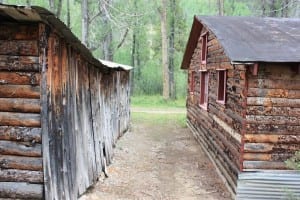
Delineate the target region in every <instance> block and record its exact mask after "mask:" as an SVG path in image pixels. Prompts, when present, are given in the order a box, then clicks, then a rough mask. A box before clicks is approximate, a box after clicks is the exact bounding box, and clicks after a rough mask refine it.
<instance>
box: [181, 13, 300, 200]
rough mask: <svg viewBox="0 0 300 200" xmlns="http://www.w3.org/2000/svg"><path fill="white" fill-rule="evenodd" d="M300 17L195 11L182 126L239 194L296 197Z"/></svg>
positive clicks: (185, 63)
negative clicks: (293, 160) (292, 165)
mask: <svg viewBox="0 0 300 200" xmlns="http://www.w3.org/2000/svg"><path fill="white" fill-rule="evenodd" d="M299 27H300V19H287V18H280V19H278V18H258V17H219V16H210V17H209V16H195V17H194V21H193V24H192V28H191V32H190V35H189V39H188V42H187V45H186V50H185V53H184V56H183V60H182V65H181V68H182V69H184V70H187V71H188V96H187V103H186V105H187V124H188V126H189V127H190V129H191V131H192V133H193V135H194V136H195V138H196V139H197V140H198V141H199V144H200V145H201V146H202V148H203V149H204V151H205V152H206V153H207V154H208V156H209V157H210V159H211V160H212V162H213V163H214V165H215V166H216V169H217V171H218V172H219V174H220V175H221V177H222V178H223V180H224V181H225V183H226V184H227V186H228V188H229V190H230V191H231V193H232V195H233V196H234V197H235V198H236V199H284V198H285V197H286V195H289V194H293V195H296V196H298V197H299V196H300V174H299V171H295V170H291V169H289V168H288V167H287V166H286V164H285V161H286V160H287V159H288V158H290V157H291V156H293V155H294V154H295V152H296V151H299V150H300V28H299Z"/></svg>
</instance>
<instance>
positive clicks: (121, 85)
mask: <svg viewBox="0 0 300 200" xmlns="http://www.w3.org/2000/svg"><path fill="white" fill-rule="evenodd" d="M47 58H48V70H47V71H46V77H47V80H42V81H47V87H46V88H47V90H43V91H42V96H44V97H47V99H46V101H47V102H46V103H45V102H44V104H45V105H48V107H47V108H45V109H47V110H48V112H46V113H47V116H42V117H43V118H45V119H42V121H43V120H44V121H45V122H46V123H47V125H45V127H44V129H45V130H47V137H48V139H47V141H45V142H47V144H44V143H43V155H44V165H46V166H45V170H44V171H45V191H47V192H45V198H46V199H76V198H77V197H78V196H79V195H81V194H83V193H84V192H85V191H86V189H87V188H88V187H90V186H91V185H93V184H94V183H95V182H96V181H97V179H98V177H99V175H100V174H101V173H102V172H104V171H105V168H106V166H107V165H108V164H110V163H111V160H112V157H113V147H114V145H115V143H116V140H117V139H118V138H119V137H120V136H121V135H122V134H123V133H124V132H125V131H126V130H127V129H128V125H129V94H130V93H129V72H126V71H117V70H110V71H109V72H106V73H104V72H103V71H101V69H99V68H97V67H96V66H94V65H92V64H90V63H88V62H87V61H86V60H85V58H84V57H82V56H81V55H80V54H78V52H77V51H76V49H73V47H71V46H70V45H69V44H67V43H66V42H65V40H63V38H60V37H59V36H58V35H57V34H55V32H52V33H51V34H50V36H49V39H48V54H47ZM42 77H43V76H42ZM42 104H43V102H42Z"/></svg>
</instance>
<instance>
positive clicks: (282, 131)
mask: <svg viewBox="0 0 300 200" xmlns="http://www.w3.org/2000/svg"><path fill="white" fill-rule="evenodd" d="M246 132H248V133H249V134H266V135H268V134H278V135H291V134H293V133H299V132H300V126H297V125H296V126H291V125H286V124H281V125H280V124H247V126H246Z"/></svg>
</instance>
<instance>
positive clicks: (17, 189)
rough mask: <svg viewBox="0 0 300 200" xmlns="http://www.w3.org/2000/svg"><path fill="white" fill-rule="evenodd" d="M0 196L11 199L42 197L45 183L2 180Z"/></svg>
mask: <svg viewBox="0 0 300 200" xmlns="http://www.w3.org/2000/svg"><path fill="white" fill-rule="evenodd" d="M0 196H1V197H3V198H11V199H18V198H21V199H42V198H43V185H42V184H30V183H24V182H0Z"/></svg>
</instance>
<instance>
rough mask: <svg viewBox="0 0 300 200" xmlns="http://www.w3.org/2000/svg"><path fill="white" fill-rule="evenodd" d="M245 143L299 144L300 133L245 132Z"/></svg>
mask: <svg viewBox="0 0 300 200" xmlns="http://www.w3.org/2000/svg"><path fill="white" fill-rule="evenodd" d="M244 141H245V143H247V142H248V143H274V144H299V143H300V135H271V134H269V135H264V134H245V136H244Z"/></svg>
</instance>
